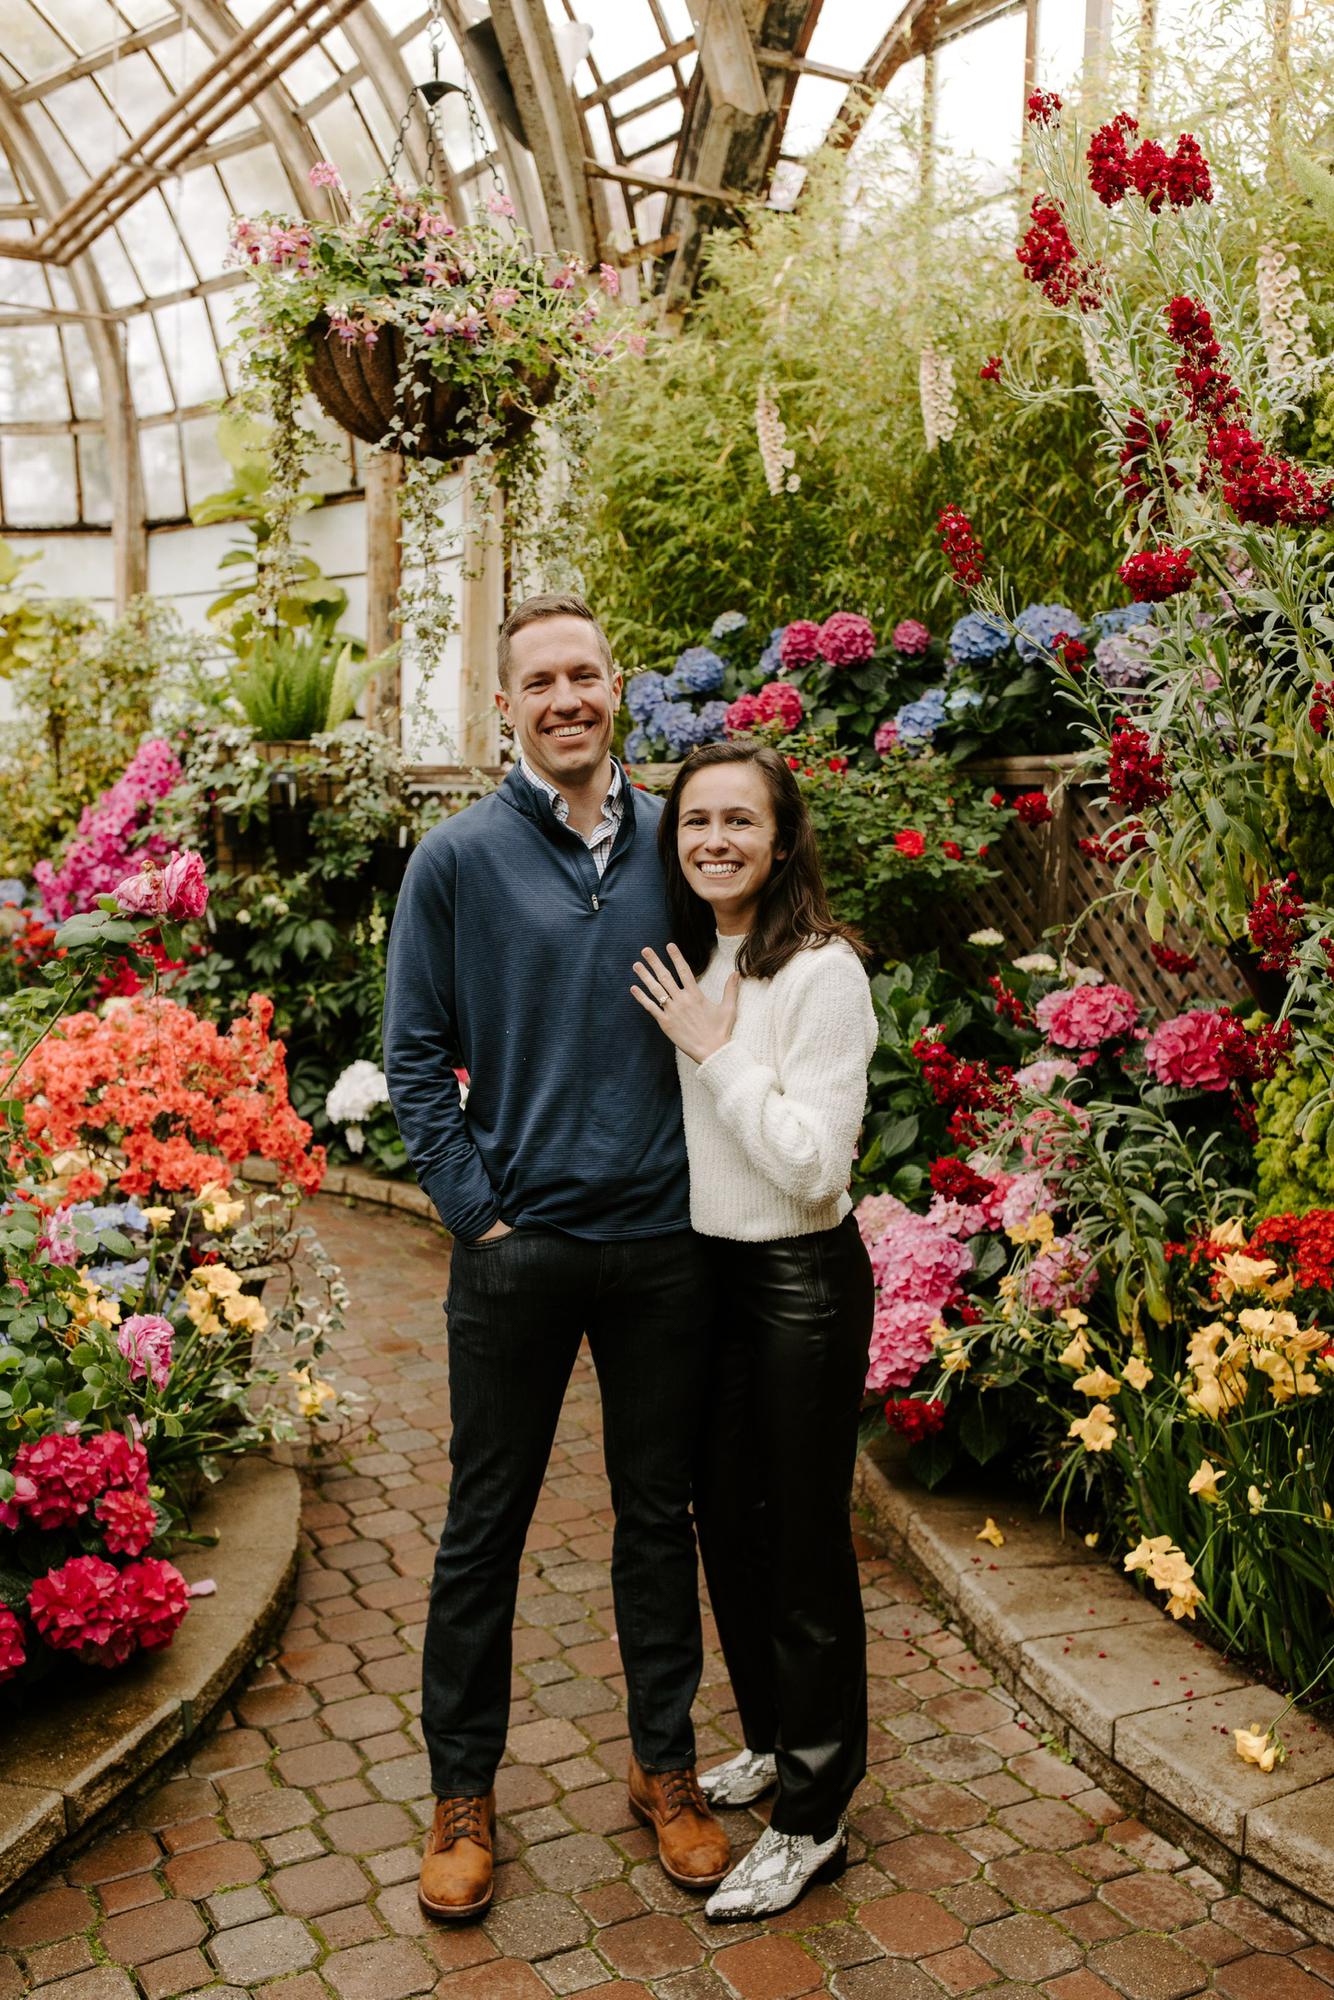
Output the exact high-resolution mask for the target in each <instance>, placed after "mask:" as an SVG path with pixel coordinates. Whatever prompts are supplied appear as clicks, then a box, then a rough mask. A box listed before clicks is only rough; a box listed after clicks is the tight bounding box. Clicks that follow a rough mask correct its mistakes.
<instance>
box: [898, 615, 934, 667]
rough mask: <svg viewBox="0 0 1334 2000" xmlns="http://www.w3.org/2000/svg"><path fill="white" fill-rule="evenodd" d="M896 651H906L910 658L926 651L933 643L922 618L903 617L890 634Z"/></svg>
mask: <svg viewBox="0 0 1334 2000" xmlns="http://www.w3.org/2000/svg"><path fill="white" fill-rule="evenodd" d="M890 641H891V644H892V645H893V647H894V651H895V652H896V653H904V654H906V655H907V657H908V658H909V659H912V658H914V657H915V656H916V655H917V654H919V653H924V652H925V651H926V649H927V647H928V646H929V645H930V644H931V634H930V633H929V632H928V631H927V629H926V627H925V625H923V623H922V621H921V619H920V618H901V619H900V620H899V622H898V624H897V625H896V626H895V627H894V630H893V632H892V634H891V635H890Z"/></svg>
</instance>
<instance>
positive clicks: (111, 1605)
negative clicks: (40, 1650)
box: [28, 1556, 134, 1667]
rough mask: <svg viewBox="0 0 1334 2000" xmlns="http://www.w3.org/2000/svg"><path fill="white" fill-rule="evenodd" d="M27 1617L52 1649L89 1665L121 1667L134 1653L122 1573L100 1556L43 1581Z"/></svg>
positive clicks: (74, 1560) (77, 1559)
mask: <svg viewBox="0 0 1334 2000" xmlns="http://www.w3.org/2000/svg"><path fill="white" fill-rule="evenodd" d="M28 1615H29V1617H30V1618H31V1619H32V1622H33V1624H34V1625H35V1626H36V1628H37V1630H38V1632H39V1633H40V1634H41V1636H42V1638H43V1639H44V1640H45V1641H46V1643H47V1645H48V1646H51V1647H53V1648H54V1649H55V1650H56V1651H57V1652H69V1653H77V1654H78V1656H79V1658H80V1659H81V1660H83V1661H84V1662H85V1663H86V1664H88V1665H90V1666H98V1667H119V1666H121V1665H122V1664H123V1663H124V1662H125V1661H126V1660H128V1659H129V1657H130V1654H131V1653H132V1652H133V1651H134V1633H133V1631H132V1630H131V1629H130V1627H129V1626H128V1625H127V1624H126V1621H125V1600H124V1598H123V1596H122V1594H121V1583H120V1571H119V1570H118V1569H117V1568H116V1567H115V1565H114V1564H113V1563H109V1562H104V1561H103V1560H102V1558H101V1556H72V1557H71V1558H70V1560H69V1561H68V1562H67V1563H64V1564H62V1565H61V1567H60V1568H59V1569H53V1570H51V1571H49V1572H48V1573H47V1575H46V1576H39V1577H38V1578H37V1580H36V1582H35V1583H34V1584H33V1586H32V1588H31V1590H30V1591H29V1592H28Z"/></svg>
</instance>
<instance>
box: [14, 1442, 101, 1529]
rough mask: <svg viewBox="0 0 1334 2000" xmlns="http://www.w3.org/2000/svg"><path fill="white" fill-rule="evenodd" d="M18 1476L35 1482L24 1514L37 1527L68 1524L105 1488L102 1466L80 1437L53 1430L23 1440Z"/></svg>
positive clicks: (16, 1457)
mask: <svg viewBox="0 0 1334 2000" xmlns="http://www.w3.org/2000/svg"><path fill="white" fill-rule="evenodd" d="M14 1473H15V1476H16V1477H17V1476H19V1475H23V1476H24V1477H26V1478H27V1479H29V1480H30V1481H31V1482H32V1486H33V1488H34V1491H33V1495H32V1498H31V1499H30V1500H28V1501H26V1502H25V1503H24V1506H23V1514H24V1518H25V1519H26V1520H28V1521H31V1523H32V1524H33V1526H34V1527H37V1528H43V1529H46V1530H48V1531H49V1530H50V1529H53V1528H68V1527H69V1526H70V1525H71V1524H72V1523H73V1522H75V1521H77V1520H78V1519H79V1518H80V1516H81V1515H83V1514H86V1513H87V1512H88V1509H89V1507H90V1506H91V1505H92V1503H93V1501H94V1500H95V1499H96V1498H97V1496H98V1494H99V1493H100V1492H101V1491H102V1487H103V1478H102V1469H101V1466H100V1465H99V1464H98V1462H97V1460H96V1458H95V1457H93V1456H92V1454H91V1453H89V1452H87V1451H85V1450H84V1447H83V1446H82V1445H81V1444H80V1442H79V1440H78V1438H77V1437H70V1436H69V1435H67V1434H66V1433H65V1432H63V1431H52V1432H50V1433H49V1434H48V1435H47V1436H46V1437H39V1438H33V1439H31V1440H30V1441H29V1442H28V1443H26V1444H21V1445H20V1446H19V1448H18V1450H17V1451H16V1452H15V1454H14Z"/></svg>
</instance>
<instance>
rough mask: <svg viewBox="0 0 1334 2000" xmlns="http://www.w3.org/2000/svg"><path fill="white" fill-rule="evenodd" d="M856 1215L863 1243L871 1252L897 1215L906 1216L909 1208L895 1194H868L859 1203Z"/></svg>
mask: <svg viewBox="0 0 1334 2000" xmlns="http://www.w3.org/2000/svg"><path fill="white" fill-rule="evenodd" d="M854 1213H855V1214H856V1217H857V1227H858V1229H859V1230H860V1231H861V1239H862V1242H863V1243H864V1244H865V1245H866V1248H867V1250H868V1251H869V1250H870V1249H871V1246H872V1245H873V1244H874V1243H876V1242H877V1241H878V1240H879V1238H880V1237H881V1236H883V1235H884V1233H885V1231H886V1229H888V1227H889V1224H890V1221H891V1220H892V1218H893V1217H894V1216H896V1215H906V1214H907V1213H908V1208H907V1204H906V1203H905V1202H901V1201H900V1200H899V1198H898V1196H897V1195H895V1194H868V1195H864V1196H863V1197H862V1199H861V1200H860V1201H859V1202H858V1203H857V1207H856V1209H855V1211H854Z"/></svg>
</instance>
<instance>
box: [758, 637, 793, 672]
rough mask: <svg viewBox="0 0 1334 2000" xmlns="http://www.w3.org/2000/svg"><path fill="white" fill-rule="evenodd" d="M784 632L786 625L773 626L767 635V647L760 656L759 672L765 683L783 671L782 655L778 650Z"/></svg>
mask: <svg viewBox="0 0 1334 2000" xmlns="http://www.w3.org/2000/svg"><path fill="white" fill-rule="evenodd" d="M786 630H787V626H786V625H775V626H774V628H773V631H772V632H771V633H770V634H769V643H768V645H767V646H766V647H765V649H764V651H763V652H762V653H761V654H760V664H759V671H760V673H761V674H762V676H763V677H764V679H765V680H766V681H771V680H773V678H774V676H775V675H776V674H781V673H782V671H783V655H782V652H781V651H780V648H781V646H782V644H783V634H784V632H786Z"/></svg>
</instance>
